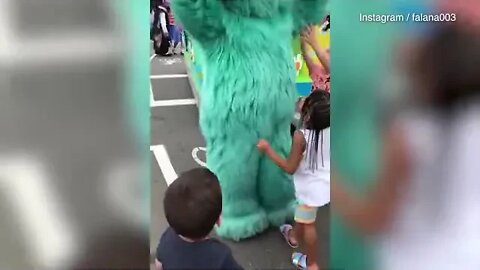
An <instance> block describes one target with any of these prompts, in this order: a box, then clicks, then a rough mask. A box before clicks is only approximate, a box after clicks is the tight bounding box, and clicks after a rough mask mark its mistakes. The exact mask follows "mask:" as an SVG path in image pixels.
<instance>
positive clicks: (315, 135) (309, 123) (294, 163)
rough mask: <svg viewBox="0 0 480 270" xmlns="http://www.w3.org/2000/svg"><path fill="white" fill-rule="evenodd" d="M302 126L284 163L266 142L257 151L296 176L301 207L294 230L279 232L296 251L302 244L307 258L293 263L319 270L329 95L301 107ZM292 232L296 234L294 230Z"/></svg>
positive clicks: (298, 256) (326, 194) (314, 96)
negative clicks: (319, 214) (319, 220)
mask: <svg viewBox="0 0 480 270" xmlns="http://www.w3.org/2000/svg"><path fill="white" fill-rule="evenodd" d="M301 111H302V123H303V126H302V127H301V128H300V129H299V130H297V131H295V133H294V135H293V143H292V149H291V151H290V155H289V157H288V158H287V159H284V158H283V157H281V156H280V155H279V154H277V153H276V151H275V150H274V149H273V148H272V147H271V146H270V144H269V143H268V142H267V141H265V140H260V141H259V142H258V145H257V147H258V148H259V150H260V151H262V152H264V153H265V154H266V155H267V156H268V157H269V158H270V159H271V160H272V161H273V162H274V163H275V164H276V165H277V166H279V167H280V168H281V169H283V170H284V171H285V172H287V173H289V174H293V180H294V184H295V193H296V197H297V201H298V203H299V204H298V206H297V209H296V211H295V223H296V224H295V227H294V228H293V227H292V226H291V225H288V224H284V225H282V226H280V231H281V233H282V234H283V236H284V237H285V239H286V240H287V243H288V244H289V245H290V246H291V247H293V248H296V247H298V243H299V241H297V237H298V240H301V241H302V243H303V246H302V248H304V249H305V253H306V254H305V255H304V254H302V253H299V252H295V253H293V255H292V260H293V263H294V264H295V265H296V266H297V267H299V268H300V269H309V270H310V269H319V268H318V265H317V262H316V254H317V250H316V249H317V233H316V228H315V220H316V215H317V210H318V207H321V206H324V205H326V204H328V203H329V202H330V93H328V92H327V91H322V90H319V91H314V92H312V93H311V94H310V96H308V98H307V99H306V100H305V103H304V104H303V107H302V110H301ZM292 229H293V230H292Z"/></svg>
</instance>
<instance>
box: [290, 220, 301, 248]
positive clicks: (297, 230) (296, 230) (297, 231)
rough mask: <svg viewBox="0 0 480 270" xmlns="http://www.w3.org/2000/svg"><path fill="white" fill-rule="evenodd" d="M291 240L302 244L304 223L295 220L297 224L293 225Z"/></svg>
mask: <svg viewBox="0 0 480 270" xmlns="http://www.w3.org/2000/svg"><path fill="white" fill-rule="evenodd" d="M289 240H290V242H291V243H292V244H293V243H296V244H298V245H300V246H302V240H303V224H301V223H297V222H295V225H293V230H291V231H290V235H289Z"/></svg>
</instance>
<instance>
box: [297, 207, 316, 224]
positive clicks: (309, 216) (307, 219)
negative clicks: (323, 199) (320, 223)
mask: <svg viewBox="0 0 480 270" xmlns="http://www.w3.org/2000/svg"><path fill="white" fill-rule="evenodd" d="M317 210H318V208H317V207H310V206H307V205H305V204H302V203H300V204H298V206H297V208H296V209H295V222H297V223H301V224H313V223H315V220H316V219H317Z"/></svg>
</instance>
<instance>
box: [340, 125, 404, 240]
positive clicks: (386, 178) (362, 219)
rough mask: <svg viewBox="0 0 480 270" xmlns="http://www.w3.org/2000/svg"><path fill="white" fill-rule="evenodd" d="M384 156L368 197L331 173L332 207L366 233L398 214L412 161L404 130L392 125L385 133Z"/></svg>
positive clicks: (387, 222) (353, 225) (377, 228)
mask: <svg viewBox="0 0 480 270" xmlns="http://www.w3.org/2000/svg"><path fill="white" fill-rule="evenodd" d="M384 142H385V145H384V147H383V150H382V156H381V159H382V160H383V161H384V164H382V169H381V171H380V173H379V175H378V179H377V181H376V182H375V184H374V186H373V187H372V189H371V192H369V193H367V194H366V195H365V197H363V198H360V197H358V196H354V195H355V194H354V193H353V192H351V191H350V190H348V189H347V187H346V186H344V185H342V183H341V176H339V175H338V174H336V172H335V171H334V172H332V181H331V194H332V201H333V204H332V205H333V207H334V208H335V210H336V211H337V212H338V214H339V215H340V216H342V217H343V218H344V219H345V220H346V221H347V222H348V223H349V224H350V226H352V227H354V228H356V229H358V230H359V231H361V232H363V233H365V234H373V233H376V232H378V231H381V230H383V229H385V227H386V226H387V225H389V223H390V222H391V220H392V216H393V215H394V214H395V208H396V206H397V204H398V202H399V200H398V199H399V197H400V195H401V190H402V188H403V187H404V186H405V184H406V180H407V179H408V172H409V165H410V164H409V162H408V157H407V152H406V145H405V142H404V138H403V137H402V132H401V131H400V130H398V129H395V128H392V129H391V130H389V131H388V132H387V134H386V138H385V140H384Z"/></svg>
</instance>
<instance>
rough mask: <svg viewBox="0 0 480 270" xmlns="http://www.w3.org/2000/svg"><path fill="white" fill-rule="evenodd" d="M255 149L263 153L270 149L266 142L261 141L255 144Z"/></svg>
mask: <svg viewBox="0 0 480 270" xmlns="http://www.w3.org/2000/svg"><path fill="white" fill-rule="evenodd" d="M257 148H258V150H259V151H260V152H262V153H265V152H267V151H268V149H270V144H269V143H268V142H267V141H266V140H264V139H261V140H259V141H258V143H257Z"/></svg>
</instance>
